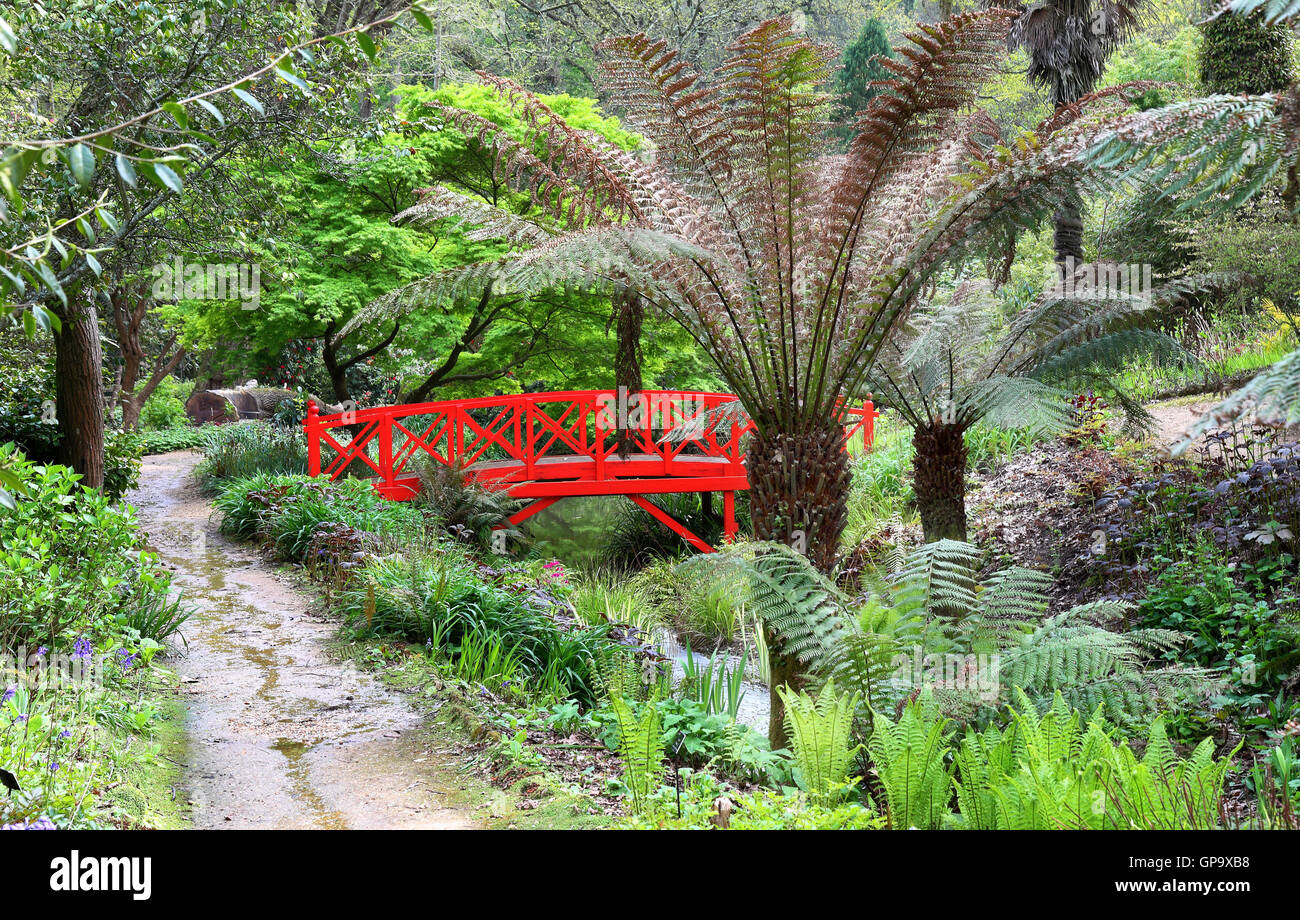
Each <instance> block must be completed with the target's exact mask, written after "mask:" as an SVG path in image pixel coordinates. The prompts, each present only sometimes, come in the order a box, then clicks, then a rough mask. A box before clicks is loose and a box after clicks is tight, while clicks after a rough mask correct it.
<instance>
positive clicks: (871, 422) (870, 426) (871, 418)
mask: <svg viewBox="0 0 1300 920" xmlns="http://www.w3.org/2000/svg"><path fill="white" fill-rule="evenodd" d="M872 395H873V394H871V393H868V394H867V398H866V400H865V401H864V402H863V403H862V449H863V450H871V445H872V444H875V443H876V418H877V417H878V416H879V415H880V413H879V412H877V411H876V404H875V403H873V402H872V401H871V397H872Z"/></svg>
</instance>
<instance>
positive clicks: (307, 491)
mask: <svg viewBox="0 0 1300 920" xmlns="http://www.w3.org/2000/svg"><path fill="white" fill-rule="evenodd" d="M217 484H218V485H219V487H220V489H221V491H220V492H218V493H217V496H216V497H215V498H214V499H213V502H212V504H213V507H214V508H215V509H216V510H217V511H218V512H220V513H221V525H220V526H221V532H222V533H226V534H229V535H231V536H234V537H239V538H241V539H258V540H261V541H262V542H264V543H265V544H266V545H268V546H269V547H271V548H272V549H273V550H274V552H275V553H276V555H277V556H278V557H279V558H281V559H287V560H292V561H294V562H302V563H306V562H309V561H310V559H309V554H310V553H311V552H312V551H313V550H314V549H316V548H317V547H316V537H317V535H318V533H319V531H320V530H321V529H322V528H324V527H326V526H327V525H331V524H344V525H347V526H348V527H351V528H354V529H355V530H357V531H359V532H362V533H367V534H372V535H381V534H382V535H387V536H390V537H392V538H394V539H402V538H406V539H410V538H412V537H414V536H418V535H419V533H420V531H421V528H422V525H423V519H422V517H421V516H420V514H419V511H418V510H417V509H415V508H412V507H411V506H409V505H408V504H406V503H404V502H391V501H388V500H387V499H385V498H382V497H381V496H380V495H379V494H378V493H376V492H375V490H374V488H373V487H372V486H371V485H370V483H368V482H366V481H364V480H360V479H340V480H337V481H334V482H330V481H329V480H326V479H320V478H309V477H305V476H301V475H291V474H281V473H255V474H253V475H249V476H244V477H241V478H238V479H232V480H226V481H220V480H218V481H217Z"/></svg>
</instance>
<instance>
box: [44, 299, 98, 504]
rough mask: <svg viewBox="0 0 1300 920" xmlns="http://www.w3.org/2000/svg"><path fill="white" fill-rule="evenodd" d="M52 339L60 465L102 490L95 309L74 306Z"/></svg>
mask: <svg viewBox="0 0 1300 920" xmlns="http://www.w3.org/2000/svg"><path fill="white" fill-rule="evenodd" d="M61 319H62V320H63V328H62V329H61V330H60V331H59V332H58V333H57V334H56V335H55V336H54V378H55V379H54V394H55V401H56V405H57V410H58V417H59V460H60V462H62V463H63V464H64V465H66V466H69V467H71V468H72V469H73V470H74V471H76V472H78V473H80V474H81V483H82V485H85V486H89V487H90V488H92V489H102V488H103V487H104V376H103V360H104V356H103V353H102V352H101V350H100V345H99V316H98V314H97V313H96V311H95V305H94V304H93V303H91V302H89V301H88V302H86V303H84V304H80V305H74V306H73V307H72V309H71V310H69V311H68V312H67V313H66V314H64V315H63V316H62V317H61Z"/></svg>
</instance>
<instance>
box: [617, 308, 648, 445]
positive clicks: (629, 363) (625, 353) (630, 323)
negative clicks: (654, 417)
mask: <svg viewBox="0 0 1300 920" xmlns="http://www.w3.org/2000/svg"><path fill="white" fill-rule="evenodd" d="M614 307H615V310H616V311H617V314H618V347H617V350H616V352H615V354H614V385H615V386H616V387H623V388H625V389H626V390H627V400H628V405H629V406H630V405H633V398H634V397H635V396H636V394H638V393H640V392H641V325H642V323H643V322H644V321H645V303H644V302H643V301H642V300H641V295H640V294H638V293H637V292H636V291H634V290H632V289H631V288H622V289H620V290H619V291H618V292H617V293H616V294H615V295H614ZM635 441H636V434H635V432H632V431H624V430H620V431H619V444H618V455H619V456H620V457H623V458H624V459H626V458H627V457H628V455H629V454H631V452H632V447H633V446H634V444H635Z"/></svg>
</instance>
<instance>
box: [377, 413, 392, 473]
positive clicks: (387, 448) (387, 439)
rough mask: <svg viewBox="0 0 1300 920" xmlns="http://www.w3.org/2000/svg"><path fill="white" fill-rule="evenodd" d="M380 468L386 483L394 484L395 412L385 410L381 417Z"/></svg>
mask: <svg viewBox="0 0 1300 920" xmlns="http://www.w3.org/2000/svg"><path fill="white" fill-rule="evenodd" d="M378 434H379V470H380V475H382V476H383V477H384V485H386V486H389V487H391V486H392V484H393V413H392V411H388V412H385V413H384V414H383V416H382V417H381V418H380V419H379V432H378Z"/></svg>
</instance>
